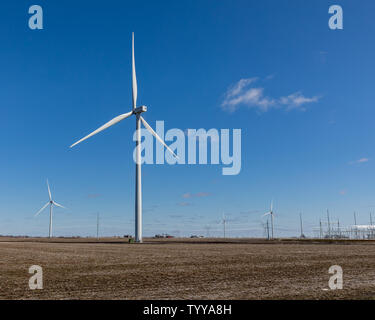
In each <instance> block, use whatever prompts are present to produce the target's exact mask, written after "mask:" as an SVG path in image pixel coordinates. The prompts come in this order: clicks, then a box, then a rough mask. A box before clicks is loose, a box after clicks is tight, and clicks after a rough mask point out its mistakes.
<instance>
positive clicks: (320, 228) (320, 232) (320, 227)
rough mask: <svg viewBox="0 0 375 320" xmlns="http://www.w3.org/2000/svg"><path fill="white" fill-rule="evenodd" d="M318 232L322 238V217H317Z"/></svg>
mask: <svg viewBox="0 0 375 320" xmlns="http://www.w3.org/2000/svg"><path fill="white" fill-rule="evenodd" d="M319 234H320V239H322V238H323V231H322V219H319Z"/></svg>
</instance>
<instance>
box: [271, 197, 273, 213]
mask: <svg viewBox="0 0 375 320" xmlns="http://www.w3.org/2000/svg"><path fill="white" fill-rule="evenodd" d="M272 209H273V199H272V201H271V212H272Z"/></svg>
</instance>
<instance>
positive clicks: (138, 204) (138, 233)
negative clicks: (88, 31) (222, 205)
mask: <svg viewBox="0 0 375 320" xmlns="http://www.w3.org/2000/svg"><path fill="white" fill-rule="evenodd" d="M132 90H133V109H132V111H130V112H128V113H124V114H121V115H119V116H117V117H115V118H113V119H112V120H111V121H109V122H107V123H106V124H104V125H103V126H101V127H100V128H98V129H96V130H95V131H93V132H92V133H90V134H89V135H87V136H85V137H84V138H82V139H81V140H79V141H77V142H76V143H74V144H72V145H71V146H70V148H72V147H74V146H75V145H77V144H78V143H80V142H82V141H84V140H86V139H88V138H90V137H92V136H93V135H95V134H97V133H99V132H101V131H103V130H105V129H107V128H109V127H111V126H113V125H114V124H116V123H118V122H120V121H122V120H124V119H126V118H129V117H130V116H132V115H135V118H136V134H137V135H136V171H135V172H136V178H135V241H136V242H142V175H141V148H140V144H141V122H142V124H143V125H144V126H145V127H146V129H147V130H148V131H149V132H150V133H151V134H152V135H153V136H154V137H155V138H156V140H158V141H159V142H160V143H162V144H163V145H164V146H165V148H166V149H167V150H168V151H169V152H170V153H172V154H173V156H174V157H176V158H178V157H177V155H176V154H175V153H174V152H173V151H172V149H171V148H169V147H168V146H167V145H166V144H165V142H164V141H163V139H161V138H160V137H159V136H158V135H157V133H156V132H155V131H154V130H153V129H152V128H151V127H150V125H149V124H148V123H147V122H146V120H145V119H143V117H142V116H141V114H142V113H143V112H146V111H147V107H146V106H140V107H137V94H138V90H137V78H136V73H135V58H134V32H133V33H132Z"/></svg>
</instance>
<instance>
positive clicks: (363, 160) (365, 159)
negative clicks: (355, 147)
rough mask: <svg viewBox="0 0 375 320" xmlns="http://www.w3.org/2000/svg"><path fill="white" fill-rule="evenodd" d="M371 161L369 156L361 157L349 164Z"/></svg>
mask: <svg viewBox="0 0 375 320" xmlns="http://www.w3.org/2000/svg"><path fill="white" fill-rule="evenodd" d="M369 161H370V159H369V158H361V159H358V160H355V161H350V162H349V164H356V163H365V162H369Z"/></svg>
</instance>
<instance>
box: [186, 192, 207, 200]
mask: <svg viewBox="0 0 375 320" xmlns="http://www.w3.org/2000/svg"><path fill="white" fill-rule="evenodd" d="M210 195H211V193H209V192H198V193H190V192H188V193H184V194H183V195H182V197H183V198H185V199H190V198H202V197H208V196H210Z"/></svg>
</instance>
